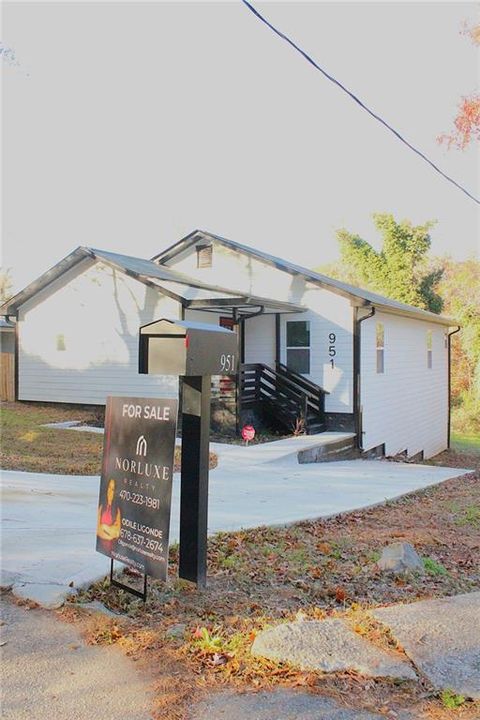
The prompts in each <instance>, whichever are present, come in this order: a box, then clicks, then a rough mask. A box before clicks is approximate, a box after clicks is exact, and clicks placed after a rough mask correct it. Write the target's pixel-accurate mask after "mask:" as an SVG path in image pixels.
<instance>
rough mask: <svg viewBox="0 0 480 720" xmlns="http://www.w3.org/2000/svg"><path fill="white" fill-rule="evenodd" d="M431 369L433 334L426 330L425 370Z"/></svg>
mask: <svg viewBox="0 0 480 720" xmlns="http://www.w3.org/2000/svg"><path fill="white" fill-rule="evenodd" d="M432 368H433V332H432V330H427V369H428V370H432Z"/></svg>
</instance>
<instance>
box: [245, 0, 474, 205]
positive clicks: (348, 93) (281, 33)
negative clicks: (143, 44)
mask: <svg viewBox="0 0 480 720" xmlns="http://www.w3.org/2000/svg"><path fill="white" fill-rule="evenodd" d="M242 2H243V4H244V5H246V6H247V8H248V9H249V10H251V12H252V13H253V14H254V15H255V16H256V17H257V18H258V19H259V20H261V21H262V22H263V23H265V25H266V26H267V27H269V28H270V30H273V32H274V33H275V34H276V35H278V37H280V38H282V40H285V42H287V43H288V44H289V45H291V46H292V47H293V48H294V49H295V50H296V51H297V52H299V53H300V55H303V57H304V58H305V60H306V61H307V62H309V63H310V64H311V65H313V67H314V68H316V69H317V70H319V71H320V72H321V73H322V75H324V76H325V77H326V78H327V79H328V80H330V82H332V83H334V84H335V85H337V86H338V87H339V88H340V89H341V90H343V92H345V93H346V94H347V95H349V97H351V98H352V100H353V101H354V102H356V103H357V105H360V107H361V108H363V110H366V111H367V113H368V114H369V115H371V116H372V117H373V118H375V120H378V122H379V123H381V124H382V125H383V126H384V127H386V128H387V130H390V132H392V133H393V134H394V135H395V137H397V138H398V139H399V140H400V142H402V143H403V144H404V145H406V146H407V147H408V148H410V150H413V152H414V153H416V154H417V155H418V156H419V157H421V158H422V160H425V162H426V163H428V164H429V165H430V166H431V167H432V168H433V169H434V170H435V172H437V173H439V174H440V175H441V176H442V177H444V178H445V180H448V182H450V183H452V184H453V185H455V187H457V188H458V189H459V190H461V191H462V192H463V193H465V195H467V196H468V197H469V198H470V199H471V200H473V201H474V202H476V203H477V204H478V205H480V200H479V199H478V198H477V197H475V195H472V194H471V193H470V192H469V191H468V190H467V189H466V188H464V187H463V186H462V185H460V184H459V183H458V182H456V180H454V179H453V178H451V177H450V176H449V175H447V174H446V173H444V172H443V170H441V169H440V168H439V167H438V165H435V163H434V162H432V161H431V160H430V159H429V158H428V157H427V156H426V155H425V154H424V153H423V152H422V151H421V150H418V148H416V147H414V146H413V145H412V144H411V143H409V142H408V140H406V139H405V138H404V137H403V136H402V135H401V134H400V133H399V132H398V131H397V130H395V128H393V127H392V126H391V125H389V124H388V122H387V121H386V120H384V119H383V118H382V117H381V116H380V115H377V114H376V113H375V112H373V110H371V109H370V108H369V107H368V106H367V105H365V103H363V102H362V101H361V100H360V98H358V97H357V96H356V95H355V94H354V93H353V92H351V90H349V89H348V88H347V87H345V85H342V83H341V82H340V81H339V80H337V79H336V78H334V77H333V75H330V74H329V73H328V72H327V71H326V70H324V69H323V68H322V67H320V65H318V64H317V63H316V62H315V60H314V59H313V58H312V57H311V56H310V55H309V54H308V53H306V52H305V50H302V48H301V47H299V46H298V45H297V44H296V43H295V42H294V41H293V40H291V38H289V37H288V35H285V34H284V33H283V32H282V31H281V30H279V29H278V28H276V27H275V26H274V25H272V23H271V22H269V21H268V20H267V19H266V18H264V17H263V15H261V14H260V13H259V12H258V10H257V9H256V8H255V7H254V6H253V5H252V4H251V3H249V2H248V0H242Z"/></svg>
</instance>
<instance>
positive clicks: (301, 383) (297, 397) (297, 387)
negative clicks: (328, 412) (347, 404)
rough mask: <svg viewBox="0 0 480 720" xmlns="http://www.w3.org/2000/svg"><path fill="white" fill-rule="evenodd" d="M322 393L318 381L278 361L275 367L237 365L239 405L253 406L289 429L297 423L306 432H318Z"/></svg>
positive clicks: (322, 422) (322, 425)
mask: <svg viewBox="0 0 480 720" xmlns="http://www.w3.org/2000/svg"><path fill="white" fill-rule="evenodd" d="M326 394H327V392H326V390H324V389H323V388H321V387H320V386H319V385H316V384H315V383H313V382H311V381H310V380H307V379H306V378H304V377H303V376H302V375H298V373H294V372H292V371H291V370H289V369H288V368H287V367H286V366H285V365H282V364H280V363H278V365H277V367H276V369H275V370H274V369H273V368H271V367H269V366H268V365H265V364H264V363H247V364H243V365H241V367H240V372H239V400H240V407H241V408H248V407H253V406H257V407H259V408H260V409H262V410H263V411H264V412H265V413H266V414H267V415H270V416H271V418H272V419H274V420H275V422H276V423H277V424H280V425H282V426H283V427H284V428H286V429H287V430H289V431H292V430H293V429H294V428H295V427H296V426H297V427H298V423H301V424H303V426H304V429H305V431H306V432H307V433H309V434H310V433H315V432H322V430H324V429H325V395H326Z"/></svg>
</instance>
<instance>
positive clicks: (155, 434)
mask: <svg viewBox="0 0 480 720" xmlns="http://www.w3.org/2000/svg"><path fill="white" fill-rule="evenodd" d="M177 411H178V401H177V400H172V399H154V400H152V399H146V398H125V397H109V398H107V407H106V414H105V438H104V448H103V466H102V475H101V481H100V496H99V503H98V516H97V546H96V549H97V551H98V552H100V553H102V554H104V555H107V556H108V557H110V558H111V560H112V564H111V572H110V577H111V580H112V582H113V584H115V585H120V587H124V588H125V589H127V590H130V591H132V592H134V594H136V595H140V597H143V598H144V599H145V596H146V576H147V575H151V576H152V577H155V578H159V579H161V580H166V578H167V564H168V538H169V531H170V508H171V497H172V478H173V464H174V452H175V437H176V426H177ZM114 560H118V561H119V562H122V563H124V564H125V565H127V566H129V567H131V568H134V569H135V570H137V571H139V572H141V573H143V574H144V576H145V579H144V592H143V594H142V593H139V592H138V591H134V590H132V589H131V588H127V587H126V586H123V585H122V584H121V583H118V582H117V581H115V580H114V579H113V561H114Z"/></svg>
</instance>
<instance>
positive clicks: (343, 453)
mask: <svg viewBox="0 0 480 720" xmlns="http://www.w3.org/2000/svg"><path fill="white" fill-rule="evenodd" d="M318 440H319V441H320V442H319V443H318V445H314V446H312V447H309V448H305V449H304V450H299V452H298V462H299V463H317V462H332V460H345V458H347V457H348V458H352V459H353V457H360V452H359V451H358V450H357V448H356V435H355V434H354V433H350V434H349V436H348V437H345V436H344V437H342V438H340V439H337V438H333V439H332V440H328V441H326V442H325V441H324V442H322V436H321V434H320V435H319V436H318Z"/></svg>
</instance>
